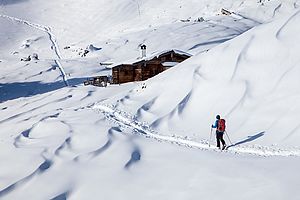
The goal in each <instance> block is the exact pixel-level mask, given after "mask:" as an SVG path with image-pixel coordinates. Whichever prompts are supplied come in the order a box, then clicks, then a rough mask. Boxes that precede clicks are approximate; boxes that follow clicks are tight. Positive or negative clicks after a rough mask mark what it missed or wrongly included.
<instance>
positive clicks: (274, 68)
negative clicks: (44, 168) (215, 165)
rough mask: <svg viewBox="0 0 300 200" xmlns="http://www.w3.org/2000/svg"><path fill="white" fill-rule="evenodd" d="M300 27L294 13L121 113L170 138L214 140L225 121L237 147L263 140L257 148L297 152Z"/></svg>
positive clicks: (153, 83)
mask: <svg viewBox="0 0 300 200" xmlns="http://www.w3.org/2000/svg"><path fill="white" fill-rule="evenodd" d="M299 23H300V13H299V11H296V12H294V13H293V14H291V15H289V16H287V17H284V18H283V19H280V20H276V21H274V22H272V23H268V24H265V25H261V26H258V27H255V28H253V30H250V31H248V32H247V33H245V34H243V35H241V36H239V37H237V38H235V39H233V40H231V41H229V42H225V43H224V44H222V45H219V46H218V47H216V48H214V49H212V50H210V51H208V52H207V53H204V54H199V55H196V56H194V57H192V58H191V59H189V60H188V61H185V62H184V63H182V64H180V65H178V66H177V67H175V68H173V69H172V70H169V71H167V72H166V73H163V74H161V75H159V76H158V77H155V78H153V79H151V80H149V81H147V82H146V83H145V84H146V89H139V88H137V89H136V90H132V91H131V92H130V93H128V95H127V96H126V97H125V98H123V99H119V100H118V102H117V104H116V105H117V106H119V107H120V108H121V109H123V108H124V109H125V108H126V107H127V108H131V109H129V110H130V111H131V112H136V114H137V117H138V118H139V119H140V120H142V121H143V120H144V121H147V122H148V123H150V124H151V127H152V128H154V129H157V130H161V131H164V132H169V133H170V134H172V133H174V134H180V135H184V136H185V135H187V136H193V135H194V134H196V135H200V136H201V137H202V138H203V137H208V135H209V132H210V125H211V124H212V123H213V121H214V117H215V115H216V114H220V115H221V116H223V117H224V118H225V119H226V120H227V129H228V133H229V134H230V135H231V136H232V138H233V140H238V139H239V138H242V137H246V136H251V135H255V134H256V133H259V132H265V135H264V136H263V137H261V138H259V139H258V140H257V141H256V142H257V143H258V144H267V145H270V144H278V145H286V146H290V145H292V146H294V145H295V146H299V144H298V141H299V139H300V134H299V131H300V130H299V122H298V118H299V117H300V116H299V115H300V114H299V113H300V112H299V111H300V104H299V99H300V93H299V92H300V88H299V85H300V81H299V80H300V79H299V78H298V76H299V74H300V67H299V66H300V61H299V56H298V55H297V54H298V52H299V50H300V46H299V45H298V44H299V42H300V36H299V34H298V33H299V31H300V28H299V26H298V24H299ZM158 88H159V90H158ZM133 107H135V109H132V108H133Z"/></svg>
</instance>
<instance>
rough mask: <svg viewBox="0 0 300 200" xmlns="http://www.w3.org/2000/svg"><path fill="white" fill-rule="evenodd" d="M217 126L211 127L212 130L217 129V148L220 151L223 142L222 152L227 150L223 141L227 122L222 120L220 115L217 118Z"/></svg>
mask: <svg viewBox="0 0 300 200" xmlns="http://www.w3.org/2000/svg"><path fill="white" fill-rule="evenodd" d="M216 119H217V120H216V122H215V124H213V125H211V127H212V128H216V138H217V147H218V148H219V149H220V148H221V147H220V141H221V142H222V145H223V147H222V150H224V149H225V148H226V143H225V140H224V139H223V135H224V132H225V120H224V119H221V117H220V115H217V116H216Z"/></svg>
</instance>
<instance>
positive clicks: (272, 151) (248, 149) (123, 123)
mask: <svg viewBox="0 0 300 200" xmlns="http://www.w3.org/2000/svg"><path fill="white" fill-rule="evenodd" d="M92 109H93V110H95V111H97V112H99V113H102V114H103V115H105V116H106V118H107V119H108V120H110V121H113V122H114V123H116V124H118V125H119V126H120V127H126V128H129V129H131V130H132V132H133V133H135V134H138V135H142V136H145V137H146V138H151V139H154V140H158V141H160V142H161V141H163V142H168V143H172V144H176V145H179V146H185V147H189V148H197V149H201V150H209V151H215V152H220V150H219V149H218V148H216V147H211V146H210V145H209V142H208V141H207V140H200V141H193V140H190V139H189V138H187V137H182V136H176V135H172V136H168V135H161V134H158V133H157V132H155V131H153V130H151V129H150V128H149V126H147V125H145V124H144V123H141V122H138V121H137V120H134V119H132V118H131V117H129V115H127V114H126V113H124V112H121V111H118V110H116V109H114V108H113V107H112V106H109V105H99V104H97V105H94V106H93V108H92ZM229 147H230V146H229ZM222 152H224V153H231V154H250V155H255V156H263V157H269V156H284V157H287V156H300V150H299V149H293V150H287V149H280V148H276V147H266V146H257V145H255V146H254V145H252V146H234V144H233V145H231V147H230V148H229V149H228V150H225V151H222Z"/></svg>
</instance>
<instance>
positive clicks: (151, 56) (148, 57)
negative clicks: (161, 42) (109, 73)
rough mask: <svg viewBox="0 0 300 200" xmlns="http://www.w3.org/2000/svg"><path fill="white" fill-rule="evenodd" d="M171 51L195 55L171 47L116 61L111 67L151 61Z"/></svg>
mask: <svg viewBox="0 0 300 200" xmlns="http://www.w3.org/2000/svg"><path fill="white" fill-rule="evenodd" d="M171 51H173V52H174V53H176V54H179V55H185V56H188V57H191V56H193V55H192V54H189V53H187V52H184V51H181V50H178V49H169V50H164V51H160V52H154V53H152V54H151V55H149V56H146V57H144V58H142V57H138V58H136V59H130V60H127V61H125V62H121V63H116V64H114V65H112V66H111V68H113V67H116V66H118V65H122V64H123V65H131V64H134V63H137V62H141V61H149V60H152V59H153V58H155V57H159V56H161V55H163V54H166V53H169V52H171Z"/></svg>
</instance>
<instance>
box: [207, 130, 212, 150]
mask: <svg viewBox="0 0 300 200" xmlns="http://www.w3.org/2000/svg"><path fill="white" fill-rule="evenodd" d="M212 130H213V129H212V127H211V128H210V136H209V143H208V146H209V147H210V143H211V135H212Z"/></svg>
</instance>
